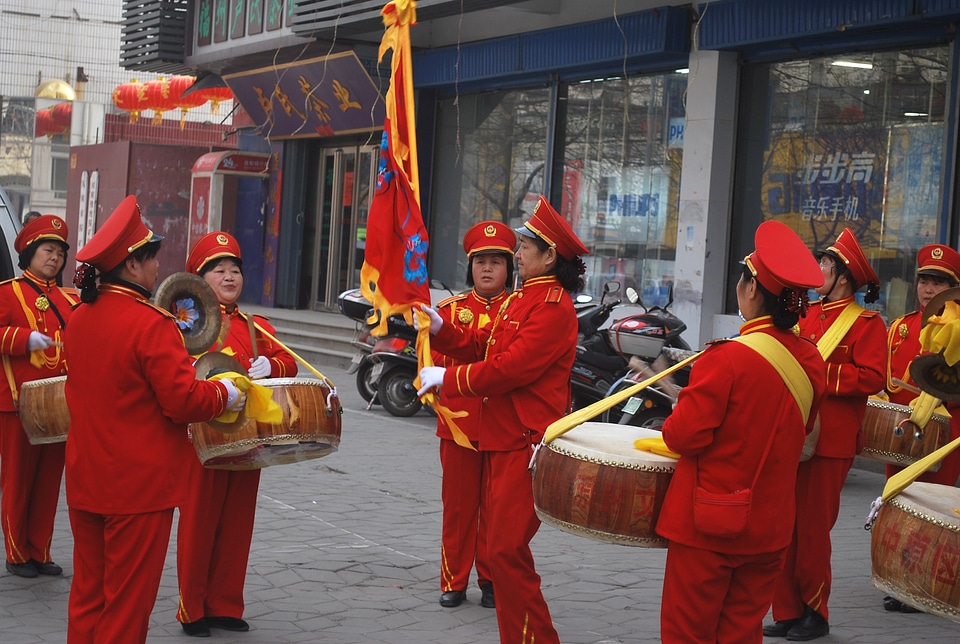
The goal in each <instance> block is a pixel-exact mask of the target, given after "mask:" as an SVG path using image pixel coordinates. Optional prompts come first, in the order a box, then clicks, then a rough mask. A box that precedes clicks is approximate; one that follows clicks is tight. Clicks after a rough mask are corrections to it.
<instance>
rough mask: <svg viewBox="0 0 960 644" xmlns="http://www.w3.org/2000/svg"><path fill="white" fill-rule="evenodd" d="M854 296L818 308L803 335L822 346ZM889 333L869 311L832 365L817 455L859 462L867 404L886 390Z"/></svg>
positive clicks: (806, 321) (809, 314)
mask: <svg viewBox="0 0 960 644" xmlns="http://www.w3.org/2000/svg"><path fill="white" fill-rule="evenodd" d="M852 300H853V296H850V297H847V298H844V299H842V300H837V301H836V302H827V303H825V304H824V303H823V302H822V301H821V302H815V303H814V304H811V305H810V309H809V310H808V311H807V317H806V318H801V320H800V335H801V336H802V337H804V338H807V339H808V340H812V341H813V342H816V341H817V340H819V339H820V338H821V337H822V336H823V334H824V332H826V330H827V329H829V328H830V325H831V324H833V323H834V322H835V321H836V319H837V317H838V316H839V315H840V312H841V311H843V309H844V307H845V306H846V305H847V304H848V303H849V302H850V301H852ZM886 334H887V330H886V327H885V326H884V325H883V320H881V319H880V316H878V315H877V313H876V311H864V312H863V313H862V314H861V315H860V317H859V318H857V320H856V321H855V322H854V323H853V326H852V327H850V330H849V331H847V334H846V335H845V336H844V337H843V340H841V341H840V344H838V345H837V348H836V349H834V351H833V353H832V354H830V355H829V356H828V357H827V359H826V362H827V398H826V400H824V401H823V406H822V407H821V408H820V440H819V441H818V442H817V455H818V456H826V457H828V458H853V457H854V456H856V455H857V451H858V446H857V442H858V441H857V437H858V435H859V434H860V426H861V425H862V424H863V415H864V413H866V409H867V398H868V397H869V396H870V394H875V393H877V392H878V391H880V390H881V389H883V385H884V380H885V377H884V374H885V373H886V351H885V349H884V342H885V340H884V338H885V337H886Z"/></svg>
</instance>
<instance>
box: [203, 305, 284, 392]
mask: <svg viewBox="0 0 960 644" xmlns="http://www.w3.org/2000/svg"><path fill="white" fill-rule="evenodd" d="M220 313H221V316H222V320H223V326H222V327H221V329H222V330H221V332H220V335H221V337H222V338H223V339H222V340H218V341H217V342H215V343H214V345H213V346H212V347H210V351H220V350H221V349H223V348H230V349H231V350H232V351H233V357H234V358H236V359H237V361H238V362H239V363H240V364H241V365H242V366H243V368H244V369H249V368H250V358H252V357H253V345H252V344H251V342H250V327H249V326H248V325H247V318H246V315H247V314H241V313H240V309H239V307H234V308H233V311H230V312H229V313H228V312H227V311H226V309H224V307H223V305H222V304H221V305H220ZM253 319H254V320H255V321H256V323H257V325H258V326H260V327H261V328H263V329H266V330H267V331H269V332H270V335H273V336H276V330H275V329H274V328H273V326H271V325H270V323H269V322H267V319H266V318H262V317H260V316H259V315H255V316H253ZM256 333H257V355H261V356H267V357H268V358H269V359H270V377H271V378H292V377H293V376H295V375H297V361H296V360H295V359H294V358H293V356H291V355H290V354H289V353H287V352H286V351H284V350H283V349H281V348H280V347H279V346H277V345H276V344H274V342H273V340H270V339H268V338H266V337H264V335H263V334H262V333H260V332H259V331H257V332H256Z"/></svg>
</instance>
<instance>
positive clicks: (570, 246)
mask: <svg viewBox="0 0 960 644" xmlns="http://www.w3.org/2000/svg"><path fill="white" fill-rule="evenodd" d="M514 230H515V231H516V233H517V234H518V235H523V236H524V237H539V238H540V239H542V240H543V241H545V242H546V243H547V244H549V245H550V246H553V247H554V248H555V249H556V251H557V253H558V254H560V256H561V257H563V258H565V259H569V260H573V259H574V258H575V257H578V256H579V255H588V254H590V251H589V250H587V247H586V246H584V245H583V242H581V241H580V239H579V238H577V236H576V234H575V233H574V232H573V229H572V228H570V224H568V223H567V222H566V220H565V219H564V218H563V217H561V216H560V213H558V212H557V211H556V210H554V209H553V206H551V205H550V203H549V202H547V199H546V197H543V196H541V197H540V200H539V201H537V205H536V207H535V208H534V209H533V214H532V215H531V216H530V219H528V220H527V221H525V222H524V224H523V226H521V227H519V228H515V229H514Z"/></svg>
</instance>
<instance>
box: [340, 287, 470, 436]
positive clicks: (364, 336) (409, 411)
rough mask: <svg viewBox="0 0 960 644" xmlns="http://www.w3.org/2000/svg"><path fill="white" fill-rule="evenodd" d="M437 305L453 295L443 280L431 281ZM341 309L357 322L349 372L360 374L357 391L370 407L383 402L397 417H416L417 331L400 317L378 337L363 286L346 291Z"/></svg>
mask: <svg viewBox="0 0 960 644" xmlns="http://www.w3.org/2000/svg"><path fill="white" fill-rule="evenodd" d="M430 295H431V300H432V302H433V303H434V304H436V303H437V302H439V301H440V300H442V299H445V298H447V297H449V296H451V295H453V293H452V291H450V289H448V288H447V287H446V286H445V285H444V284H443V283H441V282H439V281H437V280H431V282H430ZM337 304H338V306H339V307H340V312H341V313H342V314H343V315H345V316H347V317H348V318H350V319H352V320H354V321H356V323H357V325H356V331H355V334H354V340H353V341H352V342H351V344H352V345H353V346H354V348H356V349H357V352H356V353H355V354H354V356H353V359H352V361H351V365H350V367H349V368H348V369H347V373H351V374H352V373H356V374H357V390H358V391H359V392H360V396H361V397H362V398H363V399H364V400H365V401H367V409H370V408H371V407H372V406H373V405H376V404H380V405H383V408H384V409H385V410H387V412H389V413H390V414H391V415H393V416H400V417H407V416H413V415H414V414H416V413H417V412H418V411H420V409H421V407H422V406H423V405H422V403H421V402H420V399H419V397H418V396H417V390H416V388H415V387H414V386H413V380H414V378H416V375H417V351H416V337H417V332H416V330H415V329H414V328H413V327H412V326H411V325H409V324H407V323H406V321H405V320H404V319H403V318H402V317H400V316H391V317H390V318H389V319H388V320H387V333H386V335H384V336H380V337H376V336H373V335H372V334H371V330H372V329H373V326H372V325H370V324H368V323H367V318H368V317H369V316H370V314H371V312H372V307H371V304H370V302H369V301H368V300H367V299H366V298H364V297H363V295H362V294H361V293H360V289H351V290H348V291H344V292H343V293H341V294H340V295H339V296H338V298H337Z"/></svg>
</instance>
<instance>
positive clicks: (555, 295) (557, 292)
mask: <svg viewBox="0 0 960 644" xmlns="http://www.w3.org/2000/svg"><path fill="white" fill-rule="evenodd" d="M564 293H565V291H564V290H563V287H562V286H560V285H557V286H551V287H550V288H548V289H547V295H546V297H544V298H543V301H544V302H549V303H550V304H556V303H557V302H561V301H563V296H564Z"/></svg>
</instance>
